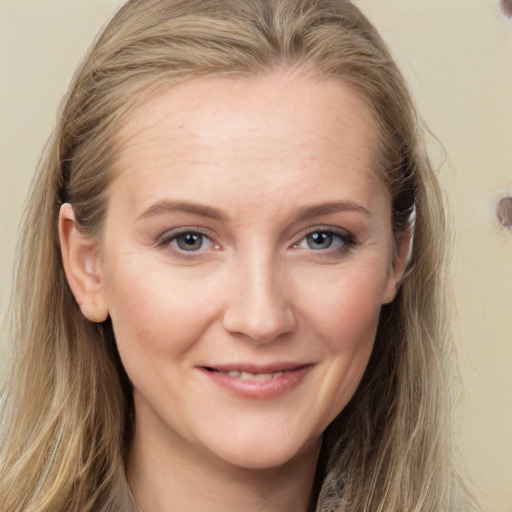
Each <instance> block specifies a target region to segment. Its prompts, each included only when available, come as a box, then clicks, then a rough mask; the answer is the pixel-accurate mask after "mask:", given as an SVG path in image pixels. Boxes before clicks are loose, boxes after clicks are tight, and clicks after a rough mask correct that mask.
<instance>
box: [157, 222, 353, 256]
mask: <svg viewBox="0 0 512 512" xmlns="http://www.w3.org/2000/svg"><path fill="white" fill-rule="evenodd" d="M184 235H193V236H197V235H199V236H200V237H202V244H201V246H200V247H199V248H198V249H197V250H191V251H187V250H185V249H182V248H180V247H179V246H177V244H178V239H179V238H180V237H182V236H184ZM312 235H327V236H330V237H332V239H333V244H334V243H335V242H334V240H336V239H338V246H337V247H331V246H329V247H326V248H325V249H314V248H311V247H304V249H308V250H310V251H311V252H313V253H315V254H322V253H326V254H322V255H323V256H330V257H339V256H340V255H344V254H345V253H346V252H348V251H349V250H350V249H351V247H353V246H356V245H357V242H356V240H355V239H354V236H353V235H352V234H351V233H349V232H348V231H346V230H345V229H342V228H337V227H332V226H315V227H314V228H311V229H308V230H307V231H303V232H302V233H300V234H299V235H298V237H297V238H298V241H297V242H295V243H293V244H292V247H293V248H294V249H301V248H302V247H301V244H302V243H306V244H307V243H308V242H307V241H308V237H310V236H312ZM205 240H207V241H208V242H209V243H210V244H212V245H213V249H214V250H218V249H220V246H219V244H216V243H215V237H214V236H213V235H212V233H211V232H210V231H208V230H205V229H201V228H198V227H192V226H190V227H182V228H177V229H173V230H171V231H168V232H166V233H164V234H163V235H162V236H160V237H159V238H158V240H157V245H158V246H159V247H161V248H168V247H169V246H171V247H172V250H173V252H174V253H175V254H176V255H177V256H179V257H182V258H193V257H195V256H196V253H200V252H202V251H201V249H203V245H204V241H205ZM203 250H204V249H203Z"/></svg>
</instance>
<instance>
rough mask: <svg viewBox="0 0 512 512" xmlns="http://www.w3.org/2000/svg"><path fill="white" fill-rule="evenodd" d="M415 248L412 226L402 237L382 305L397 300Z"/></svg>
mask: <svg viewBox="0 0 512 512" xmlns="http://www.w3.org/2000/svg"><path fill="white" fill-rule="evenodd" d="M412 247H413V228H412V227H411V226H410V227H409V228H408V229H407V230H406V231H405V233H404V234H403V235H402V236H401V238H400V241H399V245H398V251H396V253H395V255H394V258H393V266H392V268H391V272H390V274H389V277H388V281H387V283H386V288H385V290H384V294H383V296H382V304H389V303H390V302H392V301H393V299H394V298H395V295H396V293H397V291H398V289H399V288H400V284H401V282H402V279H403V277H404V274H405V271H406V269H407V266H408V265H409V262H410V261H411V257H412Z"/></svg>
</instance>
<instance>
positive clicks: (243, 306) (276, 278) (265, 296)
mask: <svg viewBox="0 0 512 512" xmlns="http://www.w3.org/2000/svg"><path fill="white" fill-rule="evenodd" d="M235 282H236V286H234V287H233V293H232V296H231V297H230V303H229V305H228V306H227V308H226V311H225V314H224V327H225V328H226V330H228V331H230V332H232V333H239V334H244V335H246V336H248V337H249V338H251V339H252V340H253V341H255V342H258V343H269V342H271V341H273V340H274V339H275V338H277V337H278V336H280V335H282V334H284V333H286V332H290V331H291V330H293V328H294V325H295V318H294V314H293V307H292V303H291V300H290V298H291V295H290V291H291V290H289V289H288V287H287V284H286V274H285V269H284V267H283V265H282V264H281V261H280V259H279V258H278V257H277V256H276V255H275V254H272V252H271V251H267V250H261V249H259V248H253V249H247V250H246V251H244V253H243V254H242V255H240V257H239V258H238V261H237V268H236V276H235Z"/></svg>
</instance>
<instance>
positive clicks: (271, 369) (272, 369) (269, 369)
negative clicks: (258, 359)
mask: <svg viewBox="0 0 512 512" xmlns="http://www.w3.org/2000/svg"><path fill="white" fill-rule="evenodd" d="M311 365H312V363H296V362H286V361H284V362H273V363H268V364H257V363H223V364H206V365H200V368H205V369H207V370H214V371H218V372H225V373H227V372H232V371H238V372H246V373H277V372H286V371H292V370H301V369H302V368H305V367H306V366H311Z"/></svg>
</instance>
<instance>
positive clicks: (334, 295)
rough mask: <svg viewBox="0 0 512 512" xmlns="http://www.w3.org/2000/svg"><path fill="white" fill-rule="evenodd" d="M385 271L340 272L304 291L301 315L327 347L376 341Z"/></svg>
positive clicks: (338, 348) (354, 347) (355, 347)
mask: <svg viewBox="0 0 512 512" xmlns="http://www.w3.org/2000/svg"><path fill="white" fill-rule="evenodd" d="M385 274H386V273H385V271H384V270H382V271H379V270H372V269H370V268H363V269H361V271H359V272H351V273H347V274H345V273H344V272H340V273H339V274H338V275H335V276H332V275H331V276H330V278H329V279H326V280H325V282H324V286H323V287H320V289H319V288H317V292H316V293H303V294H302V301H301V302H302V304H303V311H302V316H304V318H307V323H308V324H309V325H310V326H311V327H312V328H313V329H314V330H316V331H317V333H318V334H319V335H321V338H323V339H324V340H325V342H326V345H327V347H326V348H327V349H328V350H330V351H334V352H337V351H344V350H346V351H349V352H350V351H352V350H354V351H357V350H358V349H359V348H360V347H361V345H365V344H366V345H368V343H369V342H370V343H373V339H374V337H375V331H376V327H377V323H378V319H379V314H380V309H381V299H382V295H383V292H384V288H385V284H386V279H385ZM318 284H320V283H318V282H317V285H318ZM320 290H321V292H320Z"/></svg>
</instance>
